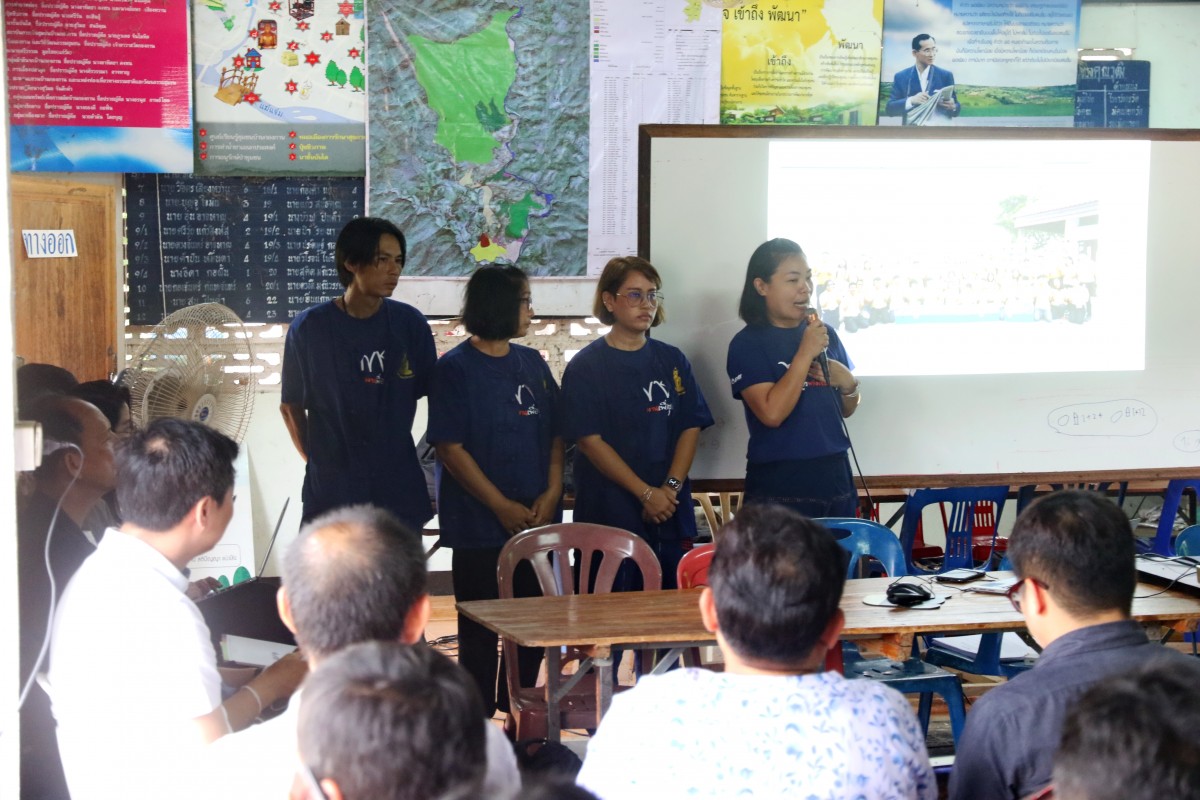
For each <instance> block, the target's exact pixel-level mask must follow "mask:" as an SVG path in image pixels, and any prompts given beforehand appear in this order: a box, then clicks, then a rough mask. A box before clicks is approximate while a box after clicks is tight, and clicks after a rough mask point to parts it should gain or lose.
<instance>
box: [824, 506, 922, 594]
mask: <svg viewBox="0 0 1200 800" xmlns="http://www.w3.org/2000/svg"><path fill="white" fill-rule="evenodd" d="M816 521H817V522H819V523H821V524H822V525H824V526H825V527H826V528H829V529H830V530H831V531H834V532H842V533H845V534H846V535H845V536H843V537H841V538H839V539H838V544H840V545H841V546H842V548H843V549H845V550H848V551H850V563H849V564H848V565H847V567H846V577H847V578H848V579H849V578H856V577H858V565H859V563H860V562H861V561H862V559H863V558H874V559H875V560H876V561H878V562H879V563H880V564H881V565H882V566H883V570H884V572H886V573H887V574H888V576H890V577H893V578H898V577H900V576H901V575H907V574H908V566H907V565H906V564H905V562H904V549H903V548H902V547H900V540H899V539H897V538H896V534H894V533H892V530H891V528H886V527H884V526H883V525H880V524H879V523H878V522H872V521H871V520H867V519H859V518H857V517H822V518H821V519H818V520H816Z"/></svg>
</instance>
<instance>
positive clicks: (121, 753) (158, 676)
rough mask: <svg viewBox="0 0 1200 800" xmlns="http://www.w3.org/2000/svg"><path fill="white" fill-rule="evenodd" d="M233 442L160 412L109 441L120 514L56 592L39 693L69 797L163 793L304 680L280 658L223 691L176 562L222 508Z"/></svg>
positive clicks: (223, 522) (200, 547) (197, 547)
mask: <svg viewBox="0 0 1200 800" xmlns="http://www.w3.org/2000/svg"><path fill="white" fill-rule="evenodd" d="M236 455H237V444H235V443H234V442H233V441H232V440H230V439H229V438H227V437H226V436H224V435H222V434H220V433H218V432H217V431H215V430H213V429H211V428H208V427H206V426H204V425H200V424H198V423H192V422H183V421H180V420H174V419H164V420H158V421H156V422H154V423H152V424H151V425H150V426H149V428H147V429H146V430H145V431H143V432H141V433H138V434H135V435H134V436H132V437H130V438H129V439H127V440H126V441H124V442H123V443H122V444H121V445H120V446H119V449H118V453H117V497H118V501H119V503H120V506H121V512H122V514H123V515H124V517H125V522H124V524H122V526H121V527H120V528H119V529H110V530H109V531H108V532H107V533H106V534H105V536H104V538H103V540H102V541H101V542H100V545H99V546H98V547H97V548H96V552H95V553H93V554H92V555H91V556H89V557H88V558H87V560H86V561H84V563H83V565H82V566H81V567H80V568H79V570H78V571H77V572H76V573H75V576H74V577H73V578H72V579H71V582H70V584H69V585H68V586H67V589H66V591H65V592H64V593H63V596H62V601H61V603H60V604H59V608H58V613H57V615H56V616H55V621H54V628H53V634H52V639H51V649H50V680H49V683H50V687H51V689H50V696H51V701H52V707H53V711H54V716H55V719H56V720H57V723H58V743H59V748H60V750H61V753H62V761H63V769H64V772H65V773H66V777H67V786H68V788H69V790H70V793H71V797H72V799H73V800H88V798H112V797H125V798H142V797H146V798H150V797H154V798H160V797H166V796H171V795H172V794H173V793H174V788H175V786H176V785H177V784H179V783H182V782H185V781H186V780H188V778H189V777H190V775H191V772H192V770H193V767H194V764H195V759H196V757H197V756H198V755H199V752H200V747H201V745H203V744H204V743H205V742H210V741H213V740H214V739H217V738H218V737H220V736H222V735H224V734H225V733H227V732H229V731H230V730H236V729H238V728H241V727H245V726H246V725H248V724H249V723H250V722H252V721H253V720H254V718H255V717H256V716H257V715H258V713H259V711H260V710H261V705H262V704H266V703H271V702H274V701H275V700H278V699H281V698H284V697H287V696H288V695H290V694H291V692H292V691H293V690H294V689H295V687H296V685H297V684H298V683H299V681H300V680H301V679H302V678H303V676H304V674H305V668H304V665H303V662H302V661H300V660H299V659H288V660H287V661H286V662H282V663H280V664H279V665H277V666H275V667H274V668H272V669H270V670H267V671H265V672H264V673H263V674H261V675H259V676H258V677H256V678H255V679H254V680H252V681H250V682H249V683H248V684H247V685H246V686H245V687H243V689H241V690H239V691H237V692H236V693H235V694H233V695H232V696H231V697H230V698H229V699H228V700H226V701H225V702H224V703H222V700H221V678H220V675H219V674H218V672H217V667H216V654H215V653H214V651H213V647H212V643H211V640H210V637H209V631H208V628H207V626H206V625H205V624H204V620H203V619H202V618H201V616H200V612H199V610H198V609H197V608H196V606H195V604H194V603H193V602H192V601H191V600H189V599H188V597H187V596H186V594H185V592H186V590H187V585H188V580H187V577H186V576H185V574H184V570H185V569H186V566H187V563H188V562H189V561H191V560H192V559H193V558H195V557H196V556H198V555H201V554H203V553H205V552H207V551H208V550H210V549H212V547H213V546H214V545H215V544H216V543H217V542H218V541H219V540H220V538H221V535H222V533H223V532H224V531H225V527H226V526H227V525H228V524H229V520H230V517H231V516H232V515H233V459H234V457H235V456H236Z"/></svg>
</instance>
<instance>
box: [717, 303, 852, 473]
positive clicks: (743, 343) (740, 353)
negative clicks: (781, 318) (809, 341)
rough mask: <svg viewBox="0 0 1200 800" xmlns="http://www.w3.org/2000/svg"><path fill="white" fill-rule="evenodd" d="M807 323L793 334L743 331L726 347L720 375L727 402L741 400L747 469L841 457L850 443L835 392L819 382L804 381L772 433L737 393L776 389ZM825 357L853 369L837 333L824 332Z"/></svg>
mask: <svg viewBox="0 0 1200 800" xmlns="http://www.w3.org/2000/svg"><path fill="white" fill-rule="evenodd" d="M807 327H808V323H807V322H802V323H800V325H799V326H798V327H795V328H777V327H775V326H774V325H747V326H746V327H745V328H742V330H740V331H738V333H737V335H736V336H734V337H733V341H731V342H730V343H729V357H728V358H727V359H726V361H725V370H726V372H728V373H729V382H730V384H731V385H732V387H733V396H734V398H735V399H737V400H742V405H743V406H744V408H745V412H746V425H747V427H748V428H749V429H750V447H749V450H748V452H747V454H746V460H747V461H748V462H750V463H751V464H762V463H767V462H770V461H790V460H793V459H801V458H818V457H820V456H828V455H833V454H834V453H843V452H845V451H846V450H847V449H848V448H849V447H850V440H849V439H847V438H846V434H845V432H844V431H843V430H842V401H841V397H840V396H839V395H838V393H837V390H835V389H834V388H833V387H832V386H829V385H827V384H825V383H823V382H814V381H813V380H812V379H811V378H810V379H808V380H806V381H805V384H804V387H805V388H804V391H803V392H802V393H801V394H800V400H799V401H798V402H797V403H796V407H795V408H794V409H792V413H791V414H789V415H788V417H787V419H785V420H784V421H783V424H782V425H780V426H779V427H778V428H769V427H767V426H766V425H764V424H763V423H762V422H761V421H759V419H758V417H756V416H754V412H753V411H751V410H750V406H748V405H746V403H745V400H744V399H743V398H742V390H743V389H745V388H746V387H748V386H754V385H755V384H759V383H778V382H779V381H780V380H781V379H782V378H783V375H784V373H785V372H787V369H788V366H789V365H790V364H791V363H792V359H793V358H794V357H795V355H796V349H797V348H798V347H799V346H800V340H801V339H802V338H804V331H805V329H806V328H807ZM828 352H829V357H830V358H831V359H834V360H836V361H840V362H841V363H843V364H845V365H846V366H847V367H849V368H851V369H853V368H854V363H853V362H852V361H850V356H849V355H847V353H846V348H845V346H844V345H843V344H842V340H841V339H839V338H838V335H837V331H835V330H834V329H833V328H830V329H829V350H828Z"/></svg>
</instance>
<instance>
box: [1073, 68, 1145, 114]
mask: <svg viewBox="0 0 1200 800" xmlns="http://www.w3.org/2000/svg"><path fill="white" fill-rule="evenodd" d="M1075 127H1076V128H1148V127H1150V62H1149V61H1081V62H1079V77H1078V79H1077V80H1076V83H1075Z"/></svg>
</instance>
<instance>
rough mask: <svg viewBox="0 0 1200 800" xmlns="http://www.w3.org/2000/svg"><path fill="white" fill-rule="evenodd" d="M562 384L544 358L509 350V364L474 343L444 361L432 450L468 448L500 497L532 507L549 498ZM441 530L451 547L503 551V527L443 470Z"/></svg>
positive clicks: (432, 418) (432, 406) (437, 370)
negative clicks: (544, 496) (540, 498)
mask: <svg viewBox="0 0 1200 800" xmlns="http://www.w3.org/2000/svg"><path fill="white" fill-rule="evenodd" d="M561 427H562V422H561V419H560V404H559V401H558V384H557V383H555V382H554V376H553V375H552V374H551V373H550V367H549V366H548V365H547V364H546V361H545V359H543V358H542V356H541V354H540V353H538V351H536V350H533V349H531V348H528V347H523V346H521V345H518V344H513V345H510V349H509V351H508V354H507V355H505V356H502V357H494V356H489V355H487V354H485V353H481V352H480V351H479V350H477V349H476V348H475V347H474V346H472V345H471V343H470V342H469V341H467V342H463V343H462V344H460V345H459V346H458V347H455V348H454V349H453V350H451V351H450V352H449V353H446V354H445V355H444V356H442V357H441V359H439V360H438V362H437V365H436V366H435V367H434V370H433V388H432V389H431V391H430V394H429V431H428V433H427V434H426V438H427V439H428V440H429V442H430V443H431V444H437V443H439V442H453V443H457V444H461V445H462V446H463V448H464V449H465V450H466V451H467V452H468V453H469V454H470V455H471V457H472V458H473V459H475V463H476V464H478V465H479V469H480V470H482V471H483V474H484V475H486V476H487V479H488V480H489V481H491V482H492V483H493V484H494V485H495V487H496V489H498V490H499V491H500V493H501V494H502V495H504V496H505V497H507V498H508V499H510V500H515V501H517V502H518V503H524V504H525V505H529V504H531V503H532V502H533V501H534V500H536V499H537V498H538V496H539V495H540V494H541V493H542V492H544V491H546V486H547V484H548V482H549V474H550V443H551V441H552V440H553V439H554V437H556V436H559V435H561ZM437 485H438V526H439V529H440V531H441V542H442V544H444V545H445V546H447V547H452V548H454V547H459V548H481V547H503V546H504V543H505V542H507V541H508V538H509V537H508V534H507V533H506V532H505V530H504V527H503V526H502V525H501V524H500V520H498V519H497V518H496V515H495V514H493V513H492V512H491V510H489V509H488V508H487V506H485V505H484V504H483V503H480V502H479V501H478V500H476V499H475V498H474V497H472V496H471V495H470V494H469V493H468V492H467V491H466V490H465V489H464V488H463V487H462V485H461V484H459V482H458V481H457V480H455V478H454V476H453V475H451V474H450V472H449V471H448V470H446V469H445V468H443V467H442V465H441V463H440V462H439V463H438V465H437Z"/></svg>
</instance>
